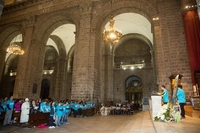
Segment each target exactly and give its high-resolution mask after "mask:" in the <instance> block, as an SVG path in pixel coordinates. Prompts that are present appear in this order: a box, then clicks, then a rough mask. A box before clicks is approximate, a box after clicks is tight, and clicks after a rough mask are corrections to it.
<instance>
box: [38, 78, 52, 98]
mask: <svg viewBox="0 0 200 133" xmlns="http://www.w3.org/2000/svg"><path fill="white" fill-rule="evenodd" d="M49 89H50V82H49V80H48V79H43V80H42V86H41V92H40V98H41V99H45V98H49Z"/></svg>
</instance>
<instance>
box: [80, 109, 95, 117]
mask: <svg viewBox="0 0 200 133" xmlns="http://www.w3.org/2000/svg"><path fill="white" fill-rule="evenodd" d="M94 114H95V108H90V109H86V110H82V116H93V115H94Z"/></svg>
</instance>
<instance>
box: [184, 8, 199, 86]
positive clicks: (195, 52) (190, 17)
mask: <svg viewBox="0 0 200 133" xmlns="http://www.w3.org/2000/svg"><path fill="white" fill-rule="evenodd" d="M182 18H183V23H184V29H185V36H186V42H187V50H188V56H189V61H190V69H191V75H192V83H193V85H195V84H196V81H195V77H194V72H195V71H199V70H200V20H199V17H198V12H197V11H187V12H184V13H183V14H182Z"/></svg>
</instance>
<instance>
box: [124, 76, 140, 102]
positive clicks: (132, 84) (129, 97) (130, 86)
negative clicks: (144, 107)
mask: <svg viewBox="0 0 200 133" xmlns="http://www.w3.org/2000/svg"><path fill="white" fill-rule="evenodd" d="M125 98H126V101H128V102H129V103H132V104H141V103H142V81H141V80H140V78H138V77H137V76H131V77H129V78H128V79H127V80H126V90H125Z"/></svg>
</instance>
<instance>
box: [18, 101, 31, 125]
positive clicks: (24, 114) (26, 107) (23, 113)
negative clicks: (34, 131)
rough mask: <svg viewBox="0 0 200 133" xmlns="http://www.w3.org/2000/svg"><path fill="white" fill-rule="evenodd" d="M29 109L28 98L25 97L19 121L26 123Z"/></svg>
mask: <svg viewBox="0 0 200 133" xmlns="http://www.w3.org/2000/svg"><path fill="white" fill-rule="evenodd" d="M29 110H30V103H29V99H28V98H26V99H25V102H24V103H23V104H22V107H21V116H20V123H27V122H28V120H29Z"/></svg>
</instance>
